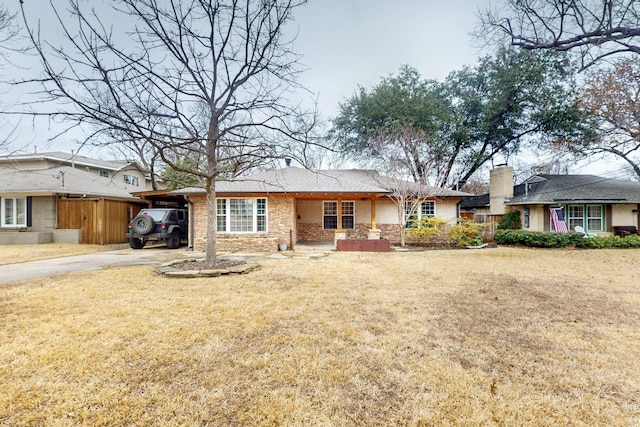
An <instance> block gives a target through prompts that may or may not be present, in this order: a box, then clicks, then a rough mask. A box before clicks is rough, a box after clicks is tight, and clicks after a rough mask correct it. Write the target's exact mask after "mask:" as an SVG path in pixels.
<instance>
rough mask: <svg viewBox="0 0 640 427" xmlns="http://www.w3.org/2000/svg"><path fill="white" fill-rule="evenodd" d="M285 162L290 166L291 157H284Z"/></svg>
mask: <svg viewBox="0 0 640 427" xmlns="http://www.w3.org/2000/svg"><path fill="white" fill-rule="evenodd" d="M284 163H285V164H286V165H287V167H290V166H291V159H290V158H288V157H285V158H284Z"/></svg>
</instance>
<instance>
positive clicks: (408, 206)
mask: <svg viewBox="0 0 640 427" xmlns="http://www.w3.org/2000/svg"><path fill="white" fill-rule="evenodd" d="M414 203H415V202H405V205H404V206H405V211H404V212H405V215H406V217H407V224H406V227H407V228H409V227H412V226H414V225H415V223H416V222H417V221H420V220H421V219H422V218H423V217H434V216H436V202H433V201H426V202H422V203H420V206H419V207H418V208H416V207H415V204H414ZM414 209H415V212H413V213H412V212H411V211H412V210H414Z"/></svg>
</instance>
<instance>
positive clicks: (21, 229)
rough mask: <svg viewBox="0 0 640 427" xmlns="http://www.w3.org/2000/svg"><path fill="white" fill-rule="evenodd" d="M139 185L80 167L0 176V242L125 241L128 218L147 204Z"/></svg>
mask: <svg viewBox="0 0 640 427" xmlns="http://www.w3.org/2000/svg"><path fill="white" fill-rule="evenodd" d="M136 189H137V186H135V185H132V184H127V183H124V182H122V181H120V180H114V179H113V177H105V176H100V175H99V174H95V173H92V172H90V171H87V170H86V169H84V168H81V169H80V168H76V167H72V166H59V167H55V168H49V169H35V170H22V169H14V170H10V171H6V170H5V171H4V172H2V173H0V244H38V243H52V242H53V243H57V242H61V243H89V244H109V243H121V242H126V241H127V239H126V238H125V234H126V232H127V225H128V223H129V220H130V219H131V218H132V217H133V216H134V215H135V214H136V213H137V212H138V211H139V210H140V209H141V208H142V207H144V206H146V205H147V202H145V201H142V200H140V199H139V198H138V197H134V196H132V195H131V192H132V191H134V190H136Z"/></svg>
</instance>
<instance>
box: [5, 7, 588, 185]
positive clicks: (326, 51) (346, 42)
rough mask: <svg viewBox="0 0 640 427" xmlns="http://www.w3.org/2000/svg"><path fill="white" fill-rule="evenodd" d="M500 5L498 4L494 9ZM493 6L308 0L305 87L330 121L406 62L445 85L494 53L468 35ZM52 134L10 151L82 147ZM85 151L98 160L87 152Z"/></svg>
mask: <svg viewBox="0 0 640 427" xmlns="http://www.w3.org/2000/svg"><path fill="white" fill-rule="evenodd" d="M87 1H89V0H87ZM15 3H17V2H15ZM499 3H500V1H496V0H494V1H493V6H496V5H497V4H499ZM7 5H8V3H7ZM491 5H492V2H491V0H395V1H388V0H387V1H382V0H310V1H309V4H308V5H306V6H303V7H301V8H299V9H297V10H296V13H295V21H296V22H295V24H294V25H292V26H291V28H290V30H291V31H296V30H297V32H298V34H297V39H296V40H295V42H294V50H296V51H297V52H298V53H299V54H301V55H302V60H301V62H302V63H303V64H304V65H305V67H306V68H307V69H306V71H305V72H304V73H303V74H302V75H301V76H300V82H301V83H302V84H303V85H304V86H305V87H307V88H308V89H309V90H311V91H312V92H313V93H315V94H316V95H317V97H318V106H319V109H320V113H321V114H322V116H323V118H325V119H330V118H332V117H333V116H335V115H336V113H337V110H338V104H339V103H340V102H342V101H344V100H345V99H346V98H348V97H350V96H351V95H352V94H353V93H354V92H355V91H356V89H357V87H358V85H361V86H364V87H366V88H370V87H372V86H373V85H375V84H376V83H378V82H379V81H380V79H381V78H382V77H385V76H388V75H390V74H395V73H397V71H398V70H399V68H400V66H401V65H403V64H407V65H410V66H412V67H414V68H416V69H417V70H418V71H419V72H420V73H421V75H422V77H423V78H427V79H435V80H440V81H442V80H443V79H444V78H445V77H446V76H447V74H448V73H450V72H452V71H455V70H459V69H461V68H462V67H464V66H466V65H469V66H473V65H475V63H476V62H477V59H478V58H480V57H481V56H485V55H489V54H491V52H490V51H489V50H482V49H480V48H479V46H480V45H481V43H479V42H478V40H475V39H474V38H473V37H472V36H471V34H470V33H471V32H472V31H473V30H474V29H475V27H476V25H477V23H478V13H479V10H485V9H487V8H489V7H491ZM12 7H13V6H12ZM45 25H46V20H45ZM3 128H5V129H6V128H7V126H4V125H3ZM52 133H53V132H52V131H51V130H50V129H48V128H47V126H46V125H43V124H42V122H41V123H40V125H39V126H37V127H36V128H35V129H34V128H33V126H31V123H30V122H29V120H23V121H22V126H21V127H20V133H19V135H18V137H17V138H16V141H15V143H14V144H13V147H12V148H13V149H14V150H16V149H20V150H21V151H28V152H30V151H32V150H33V146H34V145H37V146H38V151H53V150H61V151H67V152H68V151H70V150H72V149H75V148H77V145H76V144H75V142H74V141H72V140H70V139H69V138H65V137H62V138H58V139H56V140H54V141H52V142H49V141H48V139H49V138H50V137H51V136H52ZM81 154H84V155H87V156H96V152H95V151H92V150H91V149H90V148H88V147H86V148H83V149H82V151H81ZM588 169H590V168H588ZM578 170H579V169H576V171H578ZM581 172H585V170H584V168H583V169H582V170H581ZM587 172H590V170H587Z"/></svg>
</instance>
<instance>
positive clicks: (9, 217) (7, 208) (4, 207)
mask: <svg viewBox="0 0 640 427" xmlns="http://www.w3.org/2000/svg"><path fill="white" fill-rule="evenodd" d="M0 209H1V212H0V225H2V227H26V226H27V198H26V197H3V198H2V199H0Z"/></svg>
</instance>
